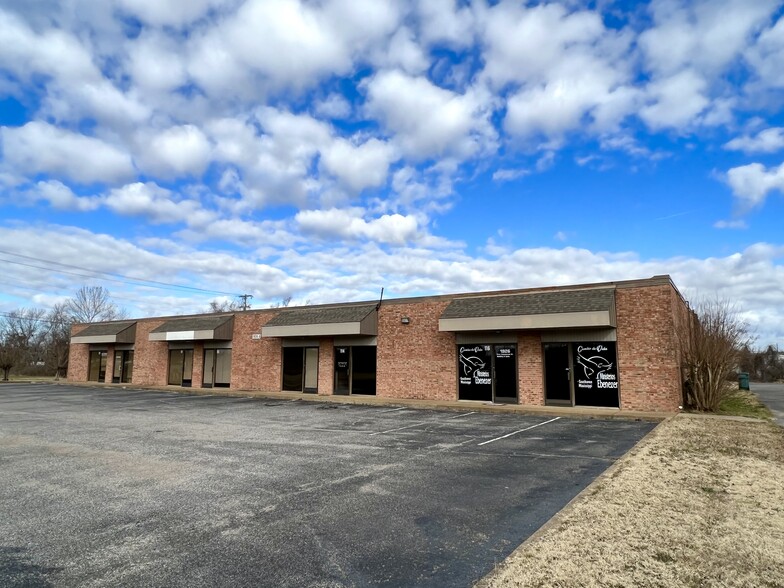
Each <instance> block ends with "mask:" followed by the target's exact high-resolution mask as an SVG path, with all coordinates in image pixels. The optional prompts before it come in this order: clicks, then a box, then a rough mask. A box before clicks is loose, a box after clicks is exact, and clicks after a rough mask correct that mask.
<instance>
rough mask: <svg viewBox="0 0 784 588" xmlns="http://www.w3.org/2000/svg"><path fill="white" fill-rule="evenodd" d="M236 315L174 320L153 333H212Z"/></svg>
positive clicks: (157, 328) (155, 329)
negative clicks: (211, 331)
mask: <svg viewBox="0 0 784 588" xmlns="http://www.w3.org/2000/svg"><path fill="white" fill-rule="evenodd" d="M233 316H234V315H228V316H226V315H221V316H195V317H190V318H181V319H173V320H170V321H166V322H165V323H163V324H162V325H161V326H160V327H156V328H154V329H153V330H152V331H150V332H151V333H170V332H174V331H210V330H213V329H217V328H218V327H220V326H221V325H222V324H224V323H225V322H226V321H228V320H231V318H232V317H233Z"/></svg>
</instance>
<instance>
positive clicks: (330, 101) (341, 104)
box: [314, 94, 351, 119]
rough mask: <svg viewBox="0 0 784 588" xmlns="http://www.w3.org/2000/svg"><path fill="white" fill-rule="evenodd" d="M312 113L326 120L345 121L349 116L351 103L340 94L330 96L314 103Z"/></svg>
mask: <svg viewBox="0 0 784 588" xmlns="http://www.w3.org/2000/svg"><path fill="white" fill-rule="evenodd" d="M314 111H315V113H316V114H318V115H319V116H323V117H326V118H336V119H346V118H348V117H349V116H351V103H350V102H349V101H348V100H346V99H345V98H344V97H343V96H342V95H341V94H330V95H329V96H327V97H326V98H324V99H322V100H319V101H317V102H316V104H315V106H314Z"/></svg>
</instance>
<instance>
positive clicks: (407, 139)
mask: <svg viewBox="0 0 784 588" xmlns="http://www.w3.org/2000/svg"><path fill="white" fill-rule="evenodd" d="M366 89H367V95H368V100H367V111H368V113H369V114H370V115H371V116H374V117H378V118H379V119H380V120H381V121H382V122H383V124H384V126H385V127H386V128H387V129H388V130H389V131H391V132H392V133H394V142H395V143H397V144H398V145H400V147H401V149H402V150H403V151H404V152H405V153H407V154H408V155H410V156H412V157H414V158H428V157H443V156H450V155H454V156H456V157H458V158H460V159H465V158H468V157H472V156H474V155H478V154H479V153H482V152H485V153H487V152H489V151H491V150H494V148H495V145H496V140H497V136H496V131H495V129H494V128H493V125H492V124H491V123H490V121H489V116H490V114H491V112H492V99H491V97H490V96H489V95H488V94H486V93H484V91H483V90H481V89H480V88H471V89H469V90H468V91H467V92H466V93H465V94H458V93H456V92H452V91H450V90H446V89H444V88H441V87H439V86H436V85H434V84H433V83H432V82H430V81H429V80H428V79H427V78H424V77H414V76H410V75H408V74H406V73H404V72H402V71H398V70H393V71H381V72H378V73H377V74H375V75H374V76H372V78H371V79H370V80H369V81H368V82H367V84H366Z"/></svg>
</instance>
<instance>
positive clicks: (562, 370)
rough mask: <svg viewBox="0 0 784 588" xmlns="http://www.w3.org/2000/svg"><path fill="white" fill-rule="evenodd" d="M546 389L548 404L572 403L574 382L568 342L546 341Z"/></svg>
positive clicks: (546, 401) (569, 404)
mask: <svg viewBox="0 0 784 588" xmlns="http://www.w3.org/2000/svg"><path fill="white" fill-rule="evenodd" d="M544 389H545V403H546V404H565V405H568V406H571V405H572V382H571V370H570V369H569V345H568V344H566V343H545V345H544Z"/></svg>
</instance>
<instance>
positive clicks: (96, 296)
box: [65, 286, 127, 323]
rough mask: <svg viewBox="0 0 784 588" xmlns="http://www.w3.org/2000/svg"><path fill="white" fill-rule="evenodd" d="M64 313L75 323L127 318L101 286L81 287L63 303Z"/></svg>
mask: <svg viewBox="0 0 784 588" xmlns="http://www.w3.org/2000/svg"><path fill="white" fill-rule="evenodd" d="M65 311H66V312H67V313H68V316H69V317H70V319H71V321H72V322H75V323H92V322H95V321H112V320H117V319H122V318H125V317H126V316H127V313H126V312H125V310H124V309H122V308H119V307H118V306H117V305H116V304H115V303H114V302H113V301H112V299H111V297H110V296H109V291H108V290H107V289H106V288H104V287H103V286H82V287H81V288H79V289H78V290H77V291H76V294H75V295H74V297H73V298H70V299H69V300H68V301H67V302H66V303H65Z"/></svg>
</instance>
